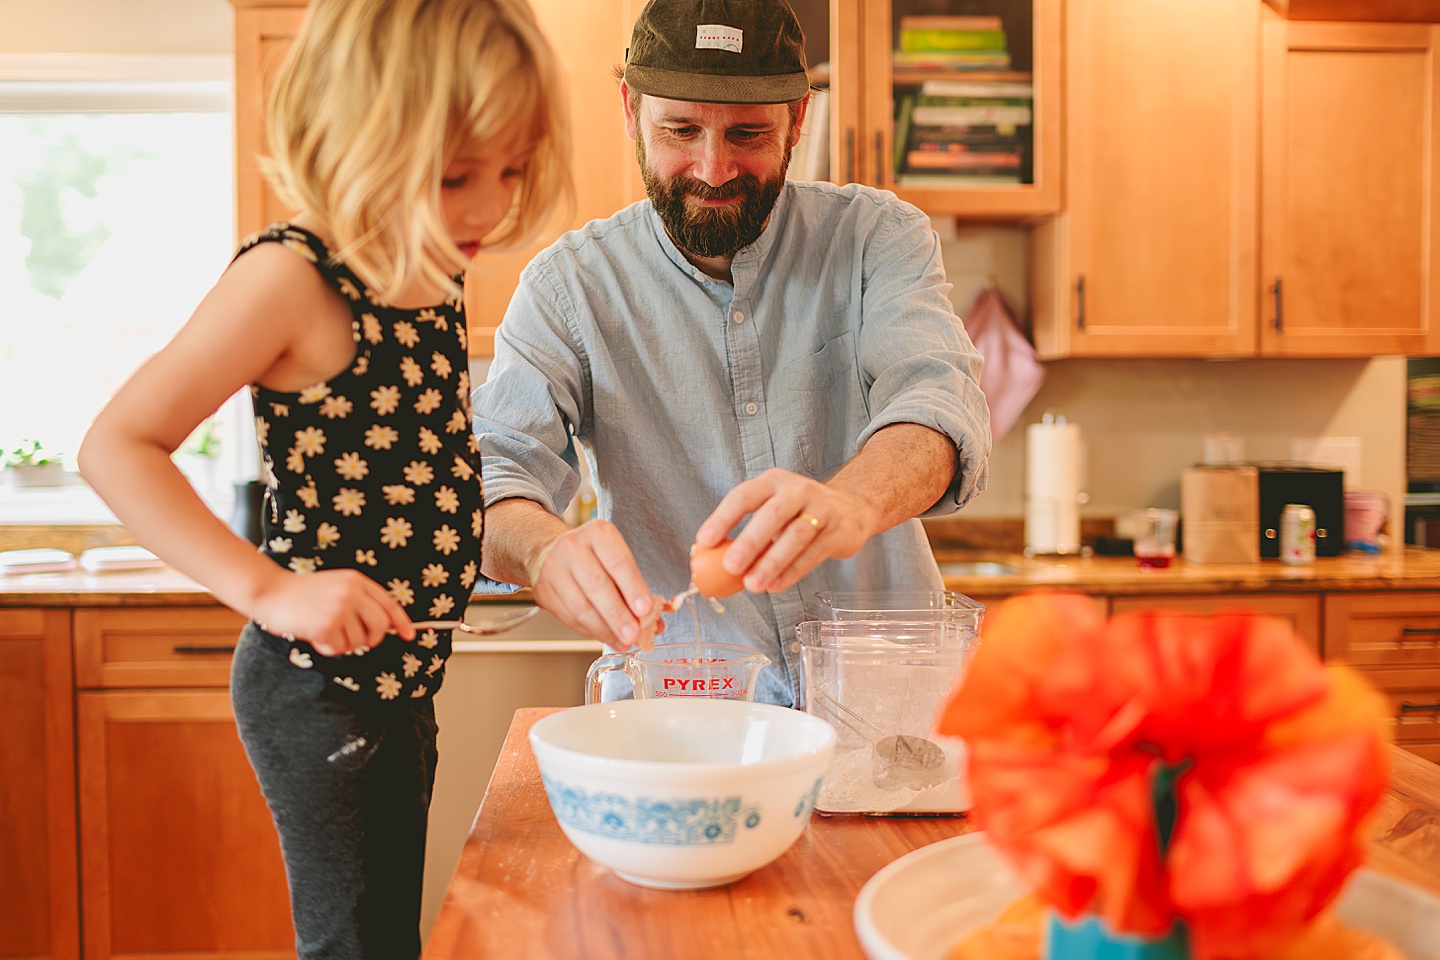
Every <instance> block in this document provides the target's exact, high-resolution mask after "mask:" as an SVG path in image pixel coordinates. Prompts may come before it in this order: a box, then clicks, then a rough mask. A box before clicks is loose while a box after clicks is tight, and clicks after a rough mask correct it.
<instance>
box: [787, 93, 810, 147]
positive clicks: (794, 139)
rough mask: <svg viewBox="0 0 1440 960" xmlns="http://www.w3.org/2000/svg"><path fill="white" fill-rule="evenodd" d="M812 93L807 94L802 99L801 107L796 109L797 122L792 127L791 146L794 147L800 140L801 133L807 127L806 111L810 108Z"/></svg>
mask: <svg viewBox="0 0 1440 960" xmlns="http://www.w3.org/2000/svg"><path fill="white" fill-rule="evenodd" d="M811 96H812V95H811V94H808V93H807V94H806V95H805V99H804V100H801V101H800V109H799V110H796V111H795V122H794V123H793V124H792V125H791V127H790V146H791V147H792V148H793V147H794V146H795V145H796V144H797V143H799V142H800V134H801V132H802V131H803V129H804V127H805V113H806V111H808V110H809V109H810V98H811Z"/></svg>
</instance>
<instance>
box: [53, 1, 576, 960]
mask: <svg viewBox="0 0 1440 960" xmlns="http://www.w3.org/2000/svg"><path fill="white" fill-rule="evenodd" d="M269 118H270V120H269V130H268V134H269V144H270V148H271V152H272V157H271V158H270V159H269V161H268V167H267V171H266V172H267V175H268V176H269V177H270V179H271V181H272V183H273V184H274V185H275V186H276V188H277V189H278V190H279V191H280V192H281V193H282V195H284V196H285V197H287V198H288V200H290V201H291V202H293V203H294V205H295V206H296V207H297V208H298V209H299V210H300V213H299V215H297V216H296V217H295V218H294V219H293V220H291V221H290V222H289V223H286V224H277V225H275V226H272V227H270V228H269V229H268V230H266V231H264V232H263V233H260V234H258V235H256V236H253V237H251V238H249V239H248V240H246V241H245V243H244V244H243V245H242V246H241V248H240V251H239V253H238V254H237V255H236V257H235V259H234V261H233V262H232V263H231V265H230V267H229V269H228V270H227V271H226V272H225V273H224V274H223V275H222V276H221V278H220V280H219V282H218V283H217V284H216V285H215V288H214V289H213V290H212V291H211V292H210V294H209V295H208V296H206V298H205V299H204V301H203V302H202V303H201V304H200V306H199V307H198V308H197V309H196V311H195V314H194V316H193V317H191V319H190V321H189V322H188V323H187V324H186V326H185V327H184V328H183V329H182V330H181V331H180V333H179V334H177V335H176V337H175V339H174V340H173V341H172V342H171V343H170V344H169V345H168V346H166V347H165V348H164V349H163V350H162V351H161V352H160V353H159V354H157V355H156V356H155V357H153V358H152V359H151V360H150V361H148V362H147V363H146V364H145V365H144V366H143V367H141V368H140V370H139V371H138V372H137V373H136V374H135V375H134V376H133V377H132V378H131V379H130V381H129V382H128V383H126V384H125V386H124V387H122V388H121V390H120V392H119V393H118V394H117V395H116V396H115V397H114V399H112V400H111V401H110V403H109V404H108V405H107V406H106V407H105V409H104V410H102V411H101V412H100V414H99V416H98V417H97V418H96V420H95V423H94V425H93V426H92V427H91V429H90V432H89V434H88V435H87V436H86V438H85V442H84V444H83V446H82V448H81V450H80V453H79V463H80V468H81V470H82V471H83V473H84V475H85V478H86V479H87V480H88V481H89V482H90V484H91V485H92V486H93V487H94V488H95V489H96V490H97V491H98V492H99V493H100V495H101V496H102V497H103V498H104V499H105V501H106V502H107V503H108V504H110V506H111V507H112V508H113V509H114V511H115V514H116V515H117V516H118V517H119V518H120V520H121V521H122V522H123V523H124V524H125V526H126V527H127V528H129V529H130V531H131V532H132V533H133V534H134V535H135V537H136V538H137V539H138V540H140V541H141V542H142V543H144V544H145V545H146V546H148V547H150V548H151V549H152V550H153V551H154V552H155V553H156V554H158V555H160V556H161V557H163V558H164V559H165V560H167V561H168V562H169V563H171V564H172V565H173V566H175V567H177V568H178V569H180V570H181V571H183V572H185V573H186V574H188V575H189V576H191V577H192V578H194V579H195V580H196V581H198V582H199V583H201V584H202V585H204V586H205V587H206V588H208V589H209V590H210V591H212V592H213V593H214V595H215V596H216V597H217V598H219V599H220V600H221V601H222V602H224V603H225V604H226V605H228V606H230V607H233V608H234V609H236V610H238V611H240V612H241V613H243V614H245V615H247V616H249V617H250V618H251V621H252V622H251V623H250V625H249V626H247V627H246V629H245V631H244V632H243V633H242V635H241V637H240V642H239V645H238V647H237V649H236V653H235V658H234V664H233V667H232V676H231V697H232V700H233V702H234V707H235V714H236V718H237V720H238V723H239V728H240V736H241V739H242V740H243V741H244V744H245V748H246V751H247V753H248V755H249V757H250V761H251V763H252V765H253V766H254V768H255V772H256V775H257V777H258V779H259V781H260V784H261V787H262V788H263V790H264V793H265V797H266V799H267V801H268V802H269V805H270V809H271V811H272V813H273V815H274V818H275V823H276V826H277V828H278V830H279V833H280V840H281V847H282V850H283V852H284V856H285V864H286V871H287V875H288V879H289V884H290V897H291V908H292V912H293V915H294V921H295V931H296V940H297V949H298V952H299V956H300V957H302V958H309V957H345V958H358V957H383V958H387V960H389V958H402V957H415V956H418V954H419V949H420V941H419V929H418V927H419V912H420V886H421V873H422V867H423V863H424V855H425V828H426V815H427V811H428V808H429V801H430V790H431V785H432V783H433V781H434V774H435V759H436V749H435V739H436V727H435V714H434V707H433V704H432V701H431V697H432V696H433V695H434V693H435V691H436V690H437V689H438V688H439V686H440V683H441V680H442V678H443V676H444V667H445V659H446V656H447V654H448V653H449V651H450V634H449V631H435V630H426V631H418V632H417V631H416V629H415V628H414V627H413V626H412V621H416V620H427V619H447V618H457V617H460V616H462V615H463V613H464V610H465V605H466V602H467V600H468V598H469V594H470V588H471V586H472V585H473V584H474V582H475V578H476V575H477V572H478V569H479V564H480V537H481V490H480V457H479V453H478V444H477V443H476V441H475V439H474V437H473V435H472V433H471V424H470V400H469V392H470V383H469V375H468V370H467V356H466V333H465V316H464V309H463V301H462V295H461V287H460V283H461V280H462V276H461V275H462V274H463V271H464V269H465V267H466V265H467V263H468V262H469V261H470V259H471V257H473V256H474V254H475V253H476V251H477V250H478V249H479V248H480V246H481V244H482V242H483V243H484V244H485V245H487V246H489V245H492V244H498V243H503V242H508V241H512V240H516V239H519V238H523V237H525V236H528V235H530V234H532V233H533V232H534V231H535V230H536V229H537V228H538V227H539V226H540V224H541V221H542V220H543V219H544V218H545V217H546V216H547V215H548V213H549V211H550V210H551V208H552V207H553V206H554V204H555V203H556V201H558V200H561V199H564V198H566V197H567V196H568V195H569V191H570V182H569V179H568V172H567V171H568V161H567V155H568V143H567V133H566V121H565V117H564V108H563V99H562V93H561V91H560V89H559V86H558V76H557V67H556V65H555V62H554V57H553V54H552V53H551V51H550V49H549V47H548V45H547V43H546V42H545V40H544V39H543V37H542V36H541V35H540V33H539V31H538V29H537V27H536V24H535V20H534V16H533V14H532V13H531V11H530V10H529V8H528V7H527V6H526V4H525V0H314V2H312V3H311V5H310V11H309V14H308V18H307V20H306V21H305V24H304V27H303V28H302V30H301V31H300V35H299V36H298V37H297V38H296V40H295V43H294V46H293V48H292V50H291V53H290V55H289V58H288V60H287V61H286V63H285V65H284V67H283V68H282V70H281V73H280V75H279V77H278V78H277V81H276V85H275V89H274V92H273V95H272V100H271V103H270V113H269ZM245 385H249V386H250V389H251V395H252V398H253V400H254V404H255V421H256V427H257V431H258V434H259V439H260V444H261V452H262V457H263V464H264V479H265V482H266V484H267V488H268V496H267V498H266V508H265V517H264V522H265V526H264V534H265V537H264V543H263V545H262V546H261V549H260V551H259V552H258V553H257V552H256V550H255V549H254V547H252V546H251V545H249V544H247V543H245V542H244V541H242V540H240V539H239V538H238V537H236V536H235V535H234V534H232V533H231V532H230V531H229V530H228V529H227V528H226V526H225V524H224V523H222V522H221V521H220V520H219V519H218V518H216V517H215V516H214V515H213V514H212V513H211V512H210V511H209V510H208V509H207V508H206V507H205V505H204V504H203V503H202V502H201V501H200V499H199V498H198V497H197V496H196V494H195V492H194V491H193V490H192V489H191V488H190V487H189V486H188V485H187V484H186V482H185V480H184V478H183V477H182V475H181V474H180V472H179V471H178V470H177V469H176V468H175V467H174V465H173V464H172V463H171V460H170V454H171V453H172V452H173V451H174V450H175V449H176V447H178V446H179V445H180V443H181V442H182V441H183V440H184V439H185V438H186V436H187V435H188V434H189V433H190V431H191V430H192V429H194V427H195V426H196V425H197V424H198V423H199V422H200V421H201V420H203V419H204V418H205V417H206V416H208V415H209V414H210V413H211V412H213V411H214V410H215V409H216V407H218V406H219V405H220V404H221V403H222V402H223V401H224V400H225V399H226V398H227V397H229V396H231V395H232V394H233V393H234V392H235V391H236V390H237V389H240V388H241V387H242V386H245Z"/></svg>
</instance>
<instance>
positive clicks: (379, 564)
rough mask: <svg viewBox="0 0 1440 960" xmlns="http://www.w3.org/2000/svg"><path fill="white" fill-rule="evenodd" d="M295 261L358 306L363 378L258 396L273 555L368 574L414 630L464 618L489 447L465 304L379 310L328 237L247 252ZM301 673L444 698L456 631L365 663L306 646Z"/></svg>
mask: <svg viewBox="0 0 1440 960" xmlns="http://www.w3.org/2000/svg"><path fill="white" fill-rule="evenodd" d="M265 242H278V243H281V244H283V245H285V246H286V247H287V248H288V249H291V250H294V251H296V252H297V253H299V254H300V255H301V256H303V257H305V259H306V260H308V261H309V262H311V263H313V264H315V266H316V269H317V270H319V271H320V273H321V275H322V276H324V277H325V278H326V280H327V281H328V282H329V283H330V285H331V287H332V288H333V289H334V290H335V291H336V292H337V293H338V294H339V295H340V296H342V297H343V298H345V299H346V300H347V301H349V302H350V304H351V310H352V322H353V332H354V337H355V344H356V356H355V359H354V361H353V362H352V364H351V365H350V368H349V369H348V370H346V371H345V372H343V373H341V374H340V375H338V376H336V377H334V378H333V379H331V380H328V381H326V382H325V383H317V384H314V385H312V386H310V387H307V388H305V389H304V390H300V391H298V392H295V393H281V392H277V391H273V390H268V389H266V388H264V387H261V386H259V385H256V386H253V387H252V389H251V392H252V397H253V399H254V402H255V411H256V415H255V428H256V435H257V437H258V438H259V440H260V444H261V449H262V461H263V463H262V470H261V475H262V478H263V480H264V482H265V484H266V486H267V487H268V488H269V493H270V496H269V498H268V504H269V509H268V510H267V511H266V515H265V518H264V519H265V530H264V532H265V538H264V542H263V544H262V546H261V550H262V551H263V552H264V553H266V554H268V555H269V556H270V557H271V558H272V559H274V560H275V562H276V563H278V564H280V565H282V566H284V567H286V568H287V569H290V570H293V571H295V572H297V573H311V572H315V571H320V570H329V569H336V568H353V569H357V570H362V571H364V572H365V574H366V575H367V576H369V577H371V578H372V579H374V580H375V581H376V582H377V583H379V584H381V585H382V586H384V588H385V589H386V590H387V591H388V592H389V593H390V595H391V596H392V597H394V598H395V601H396V602H397V603H399V604H400V605H401V606H402V607H404V608H405V610H406V612H407V613H409V614H410V616H411V618H412V619H416V620H432V619H445V618H449V617H457V616H460V615H462V614H463V612H464V609H465V605H466V603H467V601H468V600H469V596H470V590H471V588H473V587H474V585H475V581H476V579H477V577H478V576H479V557H480V537H481V535H482V532H483V529H484V526H483V515H482V509H481V507H482V498H481V491H480V469H479V468H480V454H479V442H478V440H477V439H476V438H475V436H474V435H473V432H472V431H471V426H470V423H471V410H470V373H469V369H468V367H467V363H468V357H467V355H466V347H467V341H466V332H465V318H464V313H463V307H462V304H461V303H460V302H459V300H458V298H457V299H456V300H453V301H450V302H447V303H445V304H443V305H440V306H436V307H428V308H424V309H419V310H402V309H396V308H393V307H390V306H388V305H385V304H382V303H379V302H377V300H376V299H375V297H374V295H373V294H372V293H371V291H370V290H369V289H368V288H367V287H366V286H365V284H364V283H362V282H361V281H360V279H359V278H358V277H356V276H355V275H354V274H353V273H352V272H351V271H350V270H348V269H347V268H346V267H344V266H343V265H339V264H336V263H334V262H332V261H331V260H330V256H329V252H328V251H327V250H326V249H325V247H324V245H323V243H322V242H321V241H320V240H319V238H317V237H315V236H314V235H313V234H311V233H309V232H307V231H305V230H302V229H299V228H297V227H293V226H288V225H284V224H280V225H277V226H275V227H272V228H270V230H268V231H265V232H264V233H262V234H257V235H256V236H255V237H252V238H251V239H249V240H247V241H246V243H245V244H244V245H243V246H242V248H241V254H243V253H244V252H245V251H246V250H248V249H250V248H251V247H252V246H254V245H255V244H257V243H265ZM287 640H288V641H289V642H290V643H291V651H290V662H291V663H292V664H293V665H294V666H296V667H297V668H300V669H313V670H317V671H320V672H322V673H324V674H326V675H328V676H329V677H330V678H331V679H332V681H333V682H334V683H335V685H336V686H337V687H338V688H343V689H345V690H347V691H350V692H352V693H354V694H356V695H360V696H364V697H369V698H378V699H380V700H399V699H403V698H410V697H422V696H428V695H430V694H431V693H433V692H434V691H435V690H436V689H438V687H439V686H440V682H441V680H442V679H443V673H444V667H445V660H446V658H447V657H448V655H449V652H450V636H449V633H448V632H443V633H442V632H437V631H434V630H427V631H422V632H421V634H420V635H419V636H418V637H417V638H416V639H415V641H414V642H413V643H405V642H404V641H401V640H400V639H399V638H398V637H389V638H387V639H386V640H385V642H384V643H382V644H381V645H380V646H378V647H376V648H374V649H372V650H369V651H366V652H364V654H363V656H356V655H346V656H343V657H326V656H324V655H322V654H320V653H319V652H318V651H316V650H314V648H312V647H311V646H310V645H309V644H307V643H305V642H304V639H303V638H298V639H290V638H287Z"/></svg>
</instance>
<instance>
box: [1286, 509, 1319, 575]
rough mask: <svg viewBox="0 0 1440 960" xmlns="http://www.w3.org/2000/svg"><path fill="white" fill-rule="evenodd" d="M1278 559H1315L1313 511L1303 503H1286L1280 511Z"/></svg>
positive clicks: (1287, 560)
mask: <svg viewBox="0 0 1440 960" xmlns="http://www.w3.org/2000/svg"><path fill="white" fill-rule="evenodd" d="M1280 559H1281V560H1282V561H1284V562H1285V563H1313V562H1314V561H1315V511H1314V510H1311V509H1310V508H1309V507H1308V506H1306V505H1305V504H1303V503H1287V504H1285V509H1284V510H1282V511H1280Z"/></svg>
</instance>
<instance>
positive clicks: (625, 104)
mask: <svg viewBox="0 0 1440 960" xmlns="http://www.w3.org/2000/svg"><path fill="white" fill-rule="evenodd" d="M620 105H621V108H622V109H623V110H624V111H625V136H627V137H629V138H630V139H631V140H634V139H636V138H637V137H639V136H640V118H639V117H637V116H636V115H635V111H634V110H633V109H631V106H630V87H629V85H627V84H626V83H625V81H624V80H621V81H620Z"/></svg>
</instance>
